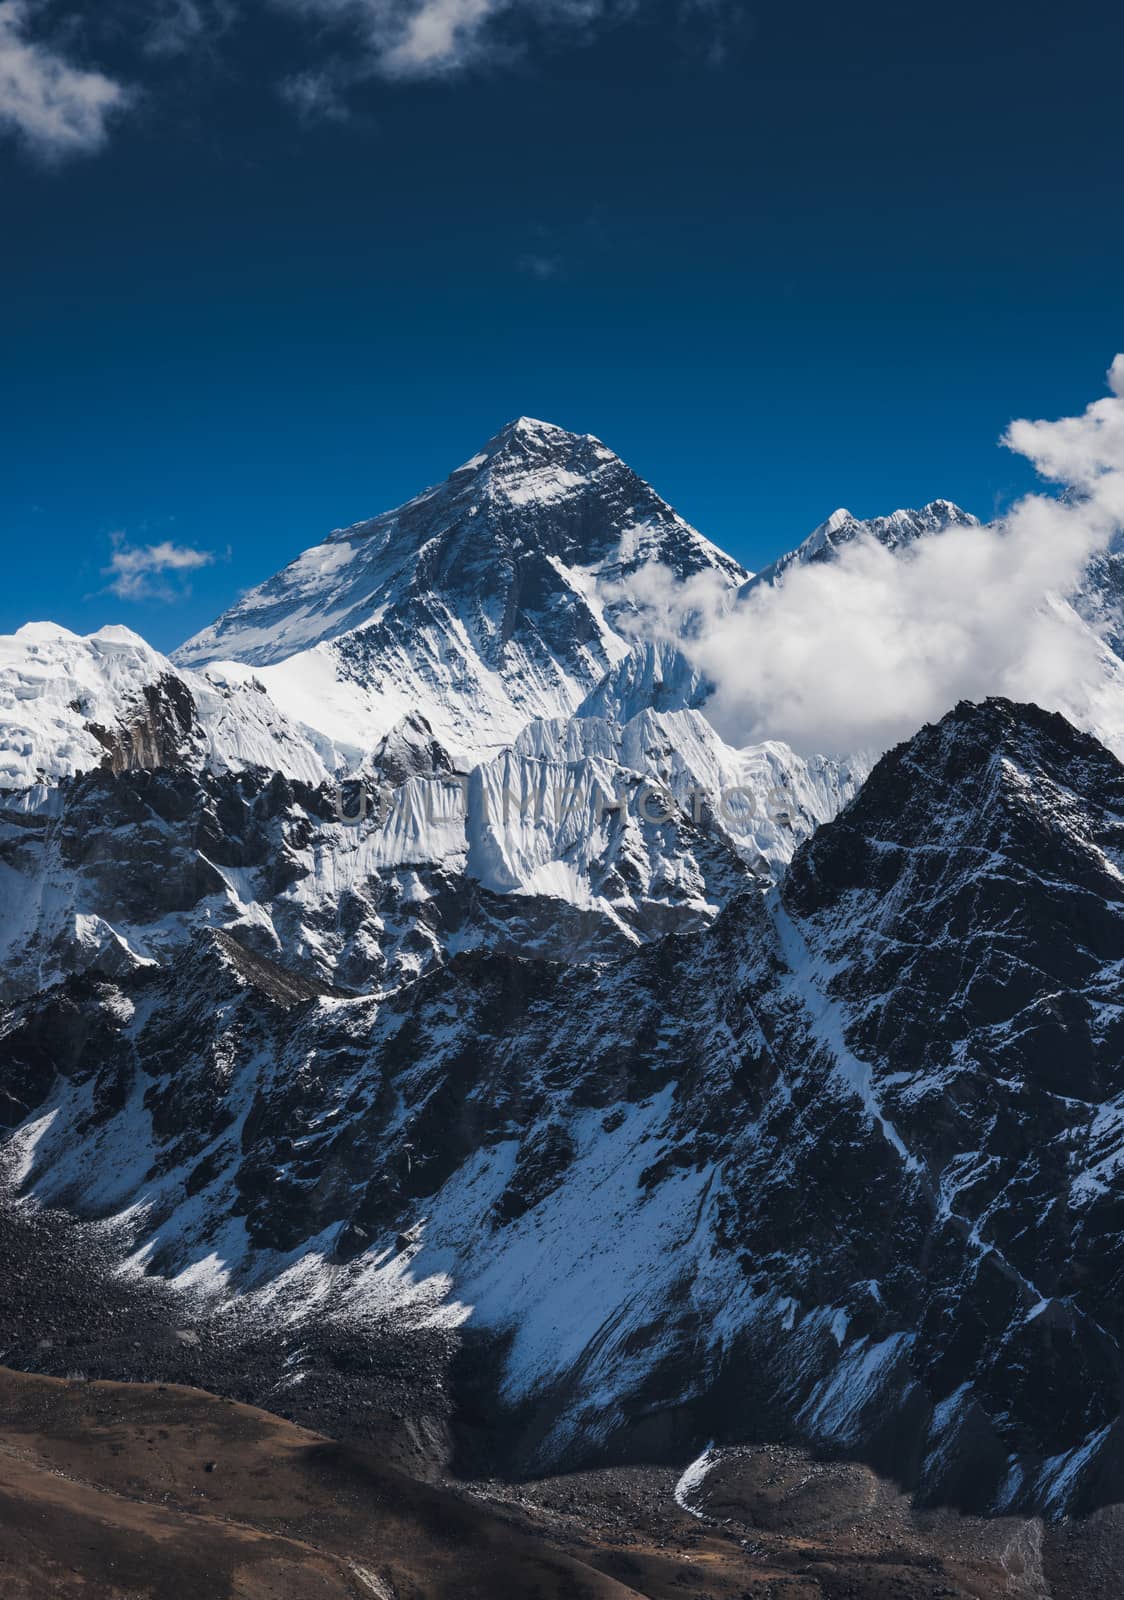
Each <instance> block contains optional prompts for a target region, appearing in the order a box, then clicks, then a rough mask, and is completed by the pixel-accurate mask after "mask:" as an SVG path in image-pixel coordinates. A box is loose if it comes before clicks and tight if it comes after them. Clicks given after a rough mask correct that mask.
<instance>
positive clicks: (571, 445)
mask: <svg viewBox="0 0 1124 1600" xmlns="http://www.w3.org/2000/svg"><path fill="white" fill-rule="evenodd" d="M590 445H594V446H598V447H599V448H601V449H604V448H605V447H604V446H603V445H602V444H601V441H600V440H599V439H595V438H594V437H593V435H592V434H591V433H571V432H570V431H569V429H567V428H559V427H558V426H557V425H556V424H555V423H553V422H542V421H540V420H539V418H538V417H516V418H515V419H514V421H512V422H509V423H507V424H506V425H505V426H504V427H502V428H501V429H500V431H499V433H497V434H495V435H494V436H493V437H492V438H491V439H489V440H488V443H487V444H486V445H485V446H484V449H483V450H482V451H481V455H482V456H483V457H484V459H485V460H491V459H493V458H494V457H496V456H498V455H503V454H505V453H519V454H531V455H536V454H540V453H543V452H549V453H554V452H559V451H566V452H569V451H572V450H575V449H578V448H581V447H583V446H584V447H586V448H588V447H589V446H590Z"/></svg>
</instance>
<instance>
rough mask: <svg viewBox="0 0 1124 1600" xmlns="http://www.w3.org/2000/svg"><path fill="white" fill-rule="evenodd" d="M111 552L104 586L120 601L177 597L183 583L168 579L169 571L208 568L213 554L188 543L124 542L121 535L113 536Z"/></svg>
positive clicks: (171, 598)
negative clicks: (173, 582) (174, 585)
mask: <svg viewBox="0 0 1124 1600" xmlns="http://www.w3.org/2000/svg"><path fill="white" fill-rule="evenodd" d="M113 547H114V548H113V554H112V556H111V557H110V561H109V566H108V567H106V568H105V575H106V576H107V577H108V578H109V579H110V581H109V583H107V584H106V589H107V590H108V591H109V593H110V594H115V595H116V596H117V598H118V599H119V600H176V599H180V598H182V597H183V596H184V595H185V594H187V593H188V590H187V589H186V588H184V587H183V586H181V587H179V588H175V587H173V585H172V584H170V583H169V582H167V580H166V576H165V575H166V574H168V573H180V574H182V573H185V572H196V571H198V569H199V568H200V567H209V566H210V565H211V564H212V562H213V561H214V559H215V557H214V554H213V552H212V551H210V550H195V549H193V548H192V547H191V546H190V545H182V544H173V543H172V541H171V540H170V539H165V540H163V541H162V542H161V543H160V544H143V545H133V544H127V543H126V541H125V538H124V536H123V535H122V534H115V535H114V537H113Z"/></svg>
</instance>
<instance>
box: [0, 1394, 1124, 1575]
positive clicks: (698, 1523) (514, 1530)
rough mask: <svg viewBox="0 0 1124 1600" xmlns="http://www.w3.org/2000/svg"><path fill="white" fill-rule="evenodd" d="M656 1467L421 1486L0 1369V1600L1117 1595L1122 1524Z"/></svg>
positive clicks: (382, 1468)
mask: <svg viewBox="0 0 1124 1600" xmlns="http://www.w3.org/2000/svg"><path fill="white" fill-rule="evenodd" d="M674 1483H675V1475H674V1474H673V1473H672V1472H670V1471H668V1470H667V1469H666V1468H662V1467H650V1468H649V1467H628V1468H605V1469H602V1470H599V1471H596V1472H587V1473H580V1474H575V1475H572V1476H569V1477H559V1478H552V1479H548V1480H544V1481H540V1482H529V1483H521V1484H518V1485H513V1484H502V1483H487V1484H485V1483H478V1484H474V1485H470V1486H469V1485H451V1484H446V1485H435V1484H430V1483H421V1482H418V1481H416V1480H414V1479H411V1478H409V1477H407V1476H405V1475H404V1474H403V1473H401V1472H399V1471H398V1470H396V1469H395V1468H393V1467H391V1466H389V1465H388V1464H387V1462H386V1460H385V1456H384V1453H383V1452H381V1451H380V1450H379V1448H378V1447H377V1446H375V1445H372V1444H354V1443H351V1444H339V1443H336V1442H334V1441H332V1440H331V1439H328V1438H325V1437H324V1436H322V1435H319V1434H316V1433H313V1432H311V1431H309V1430H307V1429H304V1428H300V1427H298V1426H296V1425H295V1424H293V1423H290V1422H286V1421H283V1420H282V1419H280V1418H278V1417H274V1416H271V1415H270V1414H269V1413H268V1412H264V1411H260V1410H256V1409H255V1408H253V1407H251V1406H245V1405H239V1404H237V1403H235V1402H232V1401H229V1400H222V1399H219V1398H217V1397H216V1396H213V1395H210V1394H207V1393H205V1392H204V1391H202V1390H198V1389H189V1388H183V1387H178V1386H175V1385H163V1384H161V1385H153V1384H123V1383H101V1382H85V1381H78V1380H74V1381H68V1380H63V1379H58V1378H48V1377H42V1376H29V1375H24V1374H19V1373H15V1372H12V1371H8V1370H6V1369H0V1594H2V1595H3V1596H4V1597H5V1600H45V1597H51V1600H56V1597H57V1600H79V1597H81V1600H227V1597H231V1600H234V1597H237V1600H342V1597H345V1596H346V1597H350V1600H371V1597H372V1596H375V1597H381V1600H445V1597H448V1600H453V1597H456V1600H476V1597H480V1600H507V1597H511V1600H554V1597H558V1600H563V1597H565V1600H584V1597H589V1600H614V1597H615V1600H624V1597H628V1596H646V1597H649V1600H683V1597H686V1596H694V1597H700V1600H750V1597H752V1600H766V1597H777V1600H780V1597H783V1600H837V1597H838V1600H842V1597H844V1596H846V1597H857V1600H890V1597H898V1600H936V1597H938V1596H941V1597H944V1600H954V1597H967V1596H971V1597H982V1600H990V1597H993V1596H1024V1597H1034V1600H1046V1597H1051V1600H1077V1597H1078V1596H1081V1597H1082V1600H1090V1597H1092V1600H1101V1597H1104V1600H1115V1597H1117V1596H1119V1595H1120V1594H1122V1593H1124V1515H1122V1514H1121V1513H1120V1512H1118V1511H1117V1510H1116V1509H1115V1508H1114V1509H1110V1510H1107V1511H1103V1512H1100V1513H1098V1514H1097V1516H1095V1517H1093V1518H1091V1519H1089V1520H1088V1521H1087V1522H1084V1523H1079V1524H1060V1525H1045V1526H1044V1525H1043V1524H1042V1523H1040V1522H1037V1521H1028V1520H1019V1519H1004V1520H1000V1521H994V1522H988V1521H985V1520H982V1519H978V1518H967V1517H960V1516H957V1515H956V1514H955V1513H952V1512H927V1513H918V1512H915V1511H914V1510H913V1509H912V1508H911V1507H910V1505H909V1502H908V1500H907V1499H906V1498H905V1497H904V1496H902V1495H900V1494H899V1493H898V1492H897V1491H896V1490H895V1489H894V1488H893V1487H892V1486H891V1485H889V1484H887V1483H886V1482H885V1481H883V1480H881V1479H879V1478H878V1477H876V1476H875V1474H873V1473H872V1472H870V1471H869V1470H868V1469H867V1468H865V1467H861V1466H858V1465H855V1464H851V1463H836V1464H832V1463H819V1462H814V1461H812V1460H810V1459H809V1458H808V1457H807V1456H806V1455H804V1454H802V1453H800V1452H797V1451H793V1450H789V1449H785V1448H781V1447H757V1448H753V1449H747V1450H745V1451H743V1452H740V1453H738V1454H736V1455H734V1456H732V1457H730V1458H728V1459H727V1460H725V1461H724V1462H723V1463H722V1464H721V1465H720V1466H719V1467H718V1468H717V1469H716V1470H715V1471H714V1472H712V1473H711V1474H710V1476H709V1477H708V1479H707V1482H706V1485H705V1486H704V1489H703V1490H702V1492H701V1494H700V1496H699V1499H698V1502H697V1504H698V1508H699V1509H700V1510H701V1511H702V1512H703V1517H701V1518H700V1517H698V1516H692V1515H690V1514H689V1513H688V1512H686V1511H684V1510H682V1509H681V1508H680V1507H679V1506H678V1505H677V1504H676V1503H675V1499H674V1497H673V1488H674Z"/></svg>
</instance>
